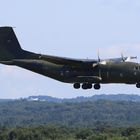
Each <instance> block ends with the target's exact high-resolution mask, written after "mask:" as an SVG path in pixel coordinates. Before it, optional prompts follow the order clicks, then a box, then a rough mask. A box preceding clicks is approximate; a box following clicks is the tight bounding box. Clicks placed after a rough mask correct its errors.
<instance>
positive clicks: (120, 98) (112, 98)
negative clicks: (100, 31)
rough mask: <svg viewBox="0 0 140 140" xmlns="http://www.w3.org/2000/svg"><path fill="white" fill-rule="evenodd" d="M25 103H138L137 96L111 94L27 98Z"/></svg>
mask: <svg viewBox="0 0 140 140" xmlns="http://www.w3.org/2000/svg"><path fill="white" fill-rule="evenodd" d="M25 100H27V101H47V102H54V103H63V102H73V103H77V102H88V101H98V100H108V101H133V102H140V96H139V95H127V94H112V95H106V94H102V95H93V96H91V97H82V96H81V97H77V98H71V99H66V98H64V99H61V98H55V97H51V96H29V97H28V98H25Z"/></svg>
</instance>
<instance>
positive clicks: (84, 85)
mask: <svg viewBox="0 0 140 140" xmlns="http://www.w3.org/2000/svg"><path fill="white" fill-rule="evenodd" d="M82 89H92V84H90V83H83V85H82Z"/></svg>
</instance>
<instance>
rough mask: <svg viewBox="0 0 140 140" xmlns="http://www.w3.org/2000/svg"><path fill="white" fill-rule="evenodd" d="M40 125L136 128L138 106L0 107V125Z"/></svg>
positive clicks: (32, 104) (15, 104)
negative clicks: (134, 126)
mask: <svg viewBox="0 0 140 140" xmlns="http://www.w3.org/2000/svg"><path fill="white" fill-rule="evenodd" d="M41 124H59V125H68V126H98V125H104V124H106V125H111V126H132V125H140V102H132V101H107V100H98V101H92V102H91V101H88V102H78V103H73V102H71V103H70V102H64V103H53V102H46V101H44V102H41V101H36V102H34V101H30V102H29V101H26V100H19V101H12V102H11V101H10V102H1V103H0V125H2V126H3V125H6V126H26V125H41Z"/></svg>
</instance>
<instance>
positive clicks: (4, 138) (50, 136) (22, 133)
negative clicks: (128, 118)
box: [0, 125, 140, 140]
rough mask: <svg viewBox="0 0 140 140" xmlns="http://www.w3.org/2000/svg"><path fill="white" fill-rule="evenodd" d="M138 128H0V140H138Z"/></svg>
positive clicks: (139, 136) (139, 135) (139, 131)
mask: <svg viewBox="0 0 140 140" xmlns="http://www.w3.org/2000/svg"><path fill="white" fill-rule="evenodd" d="M139 139H140V128H139V127H128V128H113V127H107V126H102V127H96V128H95V127H93V128H92V127H66V126H52V125H47V126H37V127H35V126H34V127H33V126H32V127H15V128H6V127H1V128H0V140H139Z"/></svg>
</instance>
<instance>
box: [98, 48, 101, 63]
mask: <svg viewBox="0 0 140 140" xmlns="http://www.w3.org/2000/svg"><path fill="white" fill-rule="evenodd" d="M98 62H101V59H100V52H99V49H98Z"/></svg>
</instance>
